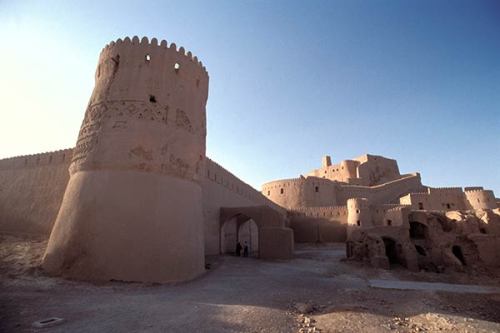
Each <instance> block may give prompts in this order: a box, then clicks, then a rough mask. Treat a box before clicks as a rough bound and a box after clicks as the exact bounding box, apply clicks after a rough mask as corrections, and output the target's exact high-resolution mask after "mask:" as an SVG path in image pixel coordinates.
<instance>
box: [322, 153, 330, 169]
mask: <svg viewBox="0 0 500 333" xmlns="http://www.w3.org/2000/svg"><path fill="white" fill-rule="evenodd" d="M331 165H332V158H331V157H330V156H329V155H325V156H323V158H322V159H321V167H322V168H326V167H329V166H331Z"/></svg>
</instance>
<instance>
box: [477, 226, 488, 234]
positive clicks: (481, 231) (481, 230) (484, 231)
mask: <svg viewBox="0 0 500 333" xmlns="http://www.w3.org/2000/svg"><path fill="white" fill-rule="evenodd" d="M479 232H480V233H482V234H487V232H486V229H485V228H482V227H480V228H479Z"/></svg>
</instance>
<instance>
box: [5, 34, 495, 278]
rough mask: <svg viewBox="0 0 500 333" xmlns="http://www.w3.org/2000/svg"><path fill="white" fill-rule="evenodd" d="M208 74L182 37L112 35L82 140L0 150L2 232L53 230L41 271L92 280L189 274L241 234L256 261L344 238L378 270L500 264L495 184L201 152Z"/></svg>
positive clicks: (359, 164) (365, 163)
mask: <svg viewBox="0 0 500 333" xmlns="http://www.w3.org/2000/svg"><path fill="white" fill-rule="evenodd" d="M208 84H209V76H208V73H207V71H206V69H205V67H204V66H203V64H202V63H201V62H200V61H199V60H198V58H197V57H195V56H193V55H192V54H191V52H186V51H185V49H184V48H183V47H180V48H177V46H176V45H175V44H174V43H170V44H168V43H167V42H166V41H161V42H158V40H156V39H155V38H153V39H151V41H150V40H148V39H147V38H146V37H144V38H142V39H141V40H139V38H138V37H134V38H132V39H130V38H128V37H127V38H125V39H124V40H121V39H118V40H117V41H116V42H111V43H110V44H109V45H106V47H105V48H104V49H103V50H102V52H101V54H100V56H99V60H98V64H97V69H96V73H95V87H94V91H93V93H92V95H91V97H90V100H89V103H88V105H87V108H86V111H85V115H84V117H83V121H82V126H81V129H80V132H79V135H78V140H77V142H76V145H75V147H74V148H73V149H66V150H61V151H56V152H49V153H41V154H35V155H29V156H19V157H13V158H8V159H3V160H0V232H5V233H14V234H30V235H35V236H38V237H50V239H49V243H48V247H47V250H46V253H45V256H44V260H43V268H44V270H45V271H46V272H47V273H49V274H53V275H59V276H64V277H70V278H76V279H85V280H111V279H114V280H126V281H149V282H170V281H184V280H189V279H193V278H195V277H196V276H199V275H200V274H202V273H203V272H204V270H205V256H207V255H219V254H225V253H231V252H233V251H234V249H235V248H236V244H237V242H240V243H242V244H245V245H246V246H248V247H249V250H250V253H251V254H252V255H255V256H257V257H259V258H262V259H290V258H292V257H293V247H294V243H295V242H346V253H347V257H348V258H351V259H357V260H366V261H368V262H370V263H371V264H373V265H376V266H379V267H384V268H389V267H390V266H391V265H392V264H400V265H403V266H405V267H407V268H409V269H413V270H417V269H429V270H441V269H443V267H454V268H456V269H464V267H466V266H467V265H471V264H476V263H477V264H484V265H495V266H498V265H499V264H500V260H499V259H498V258H496V253H498V252H499V251H500V211H499V208H498V207H499V203H498V199H496V198H495V196H494V194H493V192H492V191H489V190H484V189H483V188H482V187H473V188H465V189H464V190H462V188H432V187H428V186H424V185H422V183H421V179H420V175H419V174H418V173H411V174H400V172H399V168H398V165H397V162H396V161H395V160H392V159H388V158H385V157H382V156H375V155H363V156H361V157H358V158H355V159H353V160H345V161H342V162H340V163H338V164H332V162H331V158H330V157H329V156H326V157H324V158H323V161H322V165H321V167H320V168H318V169H315V170H313V171H311V172H310V173H309V174H307V175H306V176H300V177H299V178H294V179H284V180H276V181H272V182H269V183H266V184H264V185H263V186H262V191H261V192H259V191H256V190H255V189H253V188H252V187H251V186H249V185H248V184H246V183H245V182H243V181H242V180H240V179H239V178H238V177H236V176H235V175H233V174H232V173H230V172H229V171H228V170H226V169H225V168H223V167H222V166H220V165H219V164H217V163H216V162H214V161H212V160H211V159H209V158H208V157H207V156H206V152H205V146H206V135H207V133H206V131H207V130H206V110H205V106H206V102H207V98H208Z"/></svg>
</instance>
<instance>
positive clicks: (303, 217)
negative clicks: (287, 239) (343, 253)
mask: <svg viewBox="0 0 500 333" xmlns="http://www.w3.org/2000/svg"><path fill="white" fill-rule="evenodd" d="M288 217H289V219H290V228H292V229H293V231H294V237H295V241H296V242H299V243H301V242H307V243H314V242H318V243H323V242H344V241H345V240H346V232H347V207H346V206H331V207H302V208H296V209H294V210H292V211H289V213H288Z"/></svg>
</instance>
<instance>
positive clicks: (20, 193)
mask: <svg viewBox="0 0 500 333" xmlns="http://www.w3.org/2000/svg"><path fill="white" fill-rule="evenodd" d="M72 153H73V151H72V149H65V150H59V151H54V152H48V153H43V154H36V155H26V156H18V157H13V158H8V159H4V160H0V232H6V233H14V234H29V235H34V236H43V237H48V236H49V235H50V232H51V230H52V226H53V224H54V221H55V219H56V217H57V213H58V212H59V207H60V205H61V201H62V198H63V195H64V191H65V189H66V185H67V183H68V180H69V173H68V167H69V164H70V162H71V156H72Z"/></svg>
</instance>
